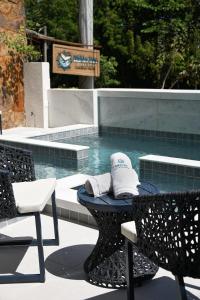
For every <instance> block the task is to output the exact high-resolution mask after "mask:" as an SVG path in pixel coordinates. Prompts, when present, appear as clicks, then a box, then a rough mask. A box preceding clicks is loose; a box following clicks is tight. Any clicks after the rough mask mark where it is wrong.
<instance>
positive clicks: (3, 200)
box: [0, 144, 59, 283]
mask: <svg viewBox="0 0 200 300" xmlns="http://www.w3.org/2000/svg"><path fill="white" fill-rule="evenodd" d="M37 187H38V190H39V192H38V199H36V203H35V201H30V199H31V197H32V198H33V195H34V194H35V191H34V189H37ZM27 191H28V193H27ZM29 191H30V192H29ZM31 193H32V194H33V195H30V194H31ZM29 196H30V197H29ZM49 197H51V199H52V209H53V220H54V234H55V238H53V239H44V240H42V233H41V221H40V212H41V211H42V209H43V207H44V205H45V203H46V202H47V200H48V198H49ZM20 198H24V199H22V202H20V201H19V200H20ZM24 216H34V217H35V222H36V239H30V238H4V237H3V238H0V247H3V246H16V245H23V246H24V245H27V246H37V247H38V256H39V269H40V272H39V274H27V275H24V274H14V275H0V283H19V282H38V281H39V282H44V281H45V266H44V253H43V245H57V244H59V235H58V219H57V214H56V204H55V179H46V180H43V181H41V180H39V181H37V180H35V173H34V165H33V159H32V155H31V152H30V151H26V150H24V149H19V148H15V147H11V146H7V145H2V144H0V220H1V219H5V218H13V217H24Z"/></svg>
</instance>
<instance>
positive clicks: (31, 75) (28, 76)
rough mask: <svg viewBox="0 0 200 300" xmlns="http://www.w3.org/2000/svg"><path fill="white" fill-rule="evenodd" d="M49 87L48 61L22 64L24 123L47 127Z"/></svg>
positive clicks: (31, 125) (29, 125) (30, 125)
mask: <svg viewBox="0 0 200 300" xmlns="http://www.w3.org/2000/svg"><path fill="white" fill-rule="evenodd" d="M49 89H50V77H49V63H47V62H42V63H40V62H34V63H25V64H24V93H25V97H24V98H25V113H26V125H27V126H28V127H40V128H48V98H47V91H48V90H49Z"/></svg>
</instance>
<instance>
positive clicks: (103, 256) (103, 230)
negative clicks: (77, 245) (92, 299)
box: [84, 209, 158, 288]
mask: <svg viewBox="0 0 200 300" xmlns="http://www.w3.org/2000/svg"><path fill="white" fill-rule="evenodd" d="M89 211H90V213H91V214H92V215H93V217H94V218H95V220H96V222H97V224H98V227H99V238H98V241H97V244H96V245H95V247H94V249H93V251H92V253H91V255H90V256H89V257H88V258H87V260H86V262H85V264H84V269H85V272H86V275H87V278H88V281H89V282H90V283H92V284H95V285H98V286H102V287H110V288H124V287H126V285H127V284H126V277H125V274H126V247H125V240H124V237H123V236H122V235H121V230H120V227H121V224H122V223H124V222H128V221H131V220H132V218H133V216H132V213H131V212H130V211H129V212H124V211H123V212H121V213H120V212H116V213H115V212H104V211H96V210H94V209H89ZM133 261H134V270H133V272H134V278H135V283H136V284H138V285H140V284H141V283H142V282H143V281H144V280H147V279H151V278H153V277H154V275H155V274H156V272H157V271H158V267H157V266H156V265H155V264H154V263H153V262H151V261H150V260H149V259H148V258H147V257H145V256H144V255H143V254H142V253H140V252H139V251H138V249H137V247H136V246H133Z"/></svg>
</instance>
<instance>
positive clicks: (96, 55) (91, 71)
mask: <svg viewBox="0 0 200 300" xmlns="http://www.w3.org/2000/svg"><path fill="white" fill-rule="evenodd" d="M53 73H58V74H68V75H81V76H95V77H98V76H99V75H100V52H99V50H93V49H87V48H79V47H70V46H63V45H57V44H54V45H53Z"/></svg>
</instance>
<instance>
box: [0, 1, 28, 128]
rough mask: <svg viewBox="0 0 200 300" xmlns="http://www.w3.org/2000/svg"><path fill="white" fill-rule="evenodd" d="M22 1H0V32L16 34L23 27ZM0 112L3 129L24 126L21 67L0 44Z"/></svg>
mask: <svg viewBox="0 0 200 300" xmlns="http://www.w3.org/2000/svg"><path fill="white" fill-rule="evenodd" d="M24 21H25V13H24V3H23V0H0V32H5V33H7V34H9V35H12V36H13V35H15V34H17V32H18V30H19V29H20V26H23V25H24ZM0 67H1V72H0V110H1V111H2V119H3V128H11V127H16V126H24V124H25V113H24V87H23V70H22V66H21V65H17V64H16V62H13V59H12V57H11V56H9V54H8V50H7V49H6V47H5V46H4V45H2V44H0Z"/></svg>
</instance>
